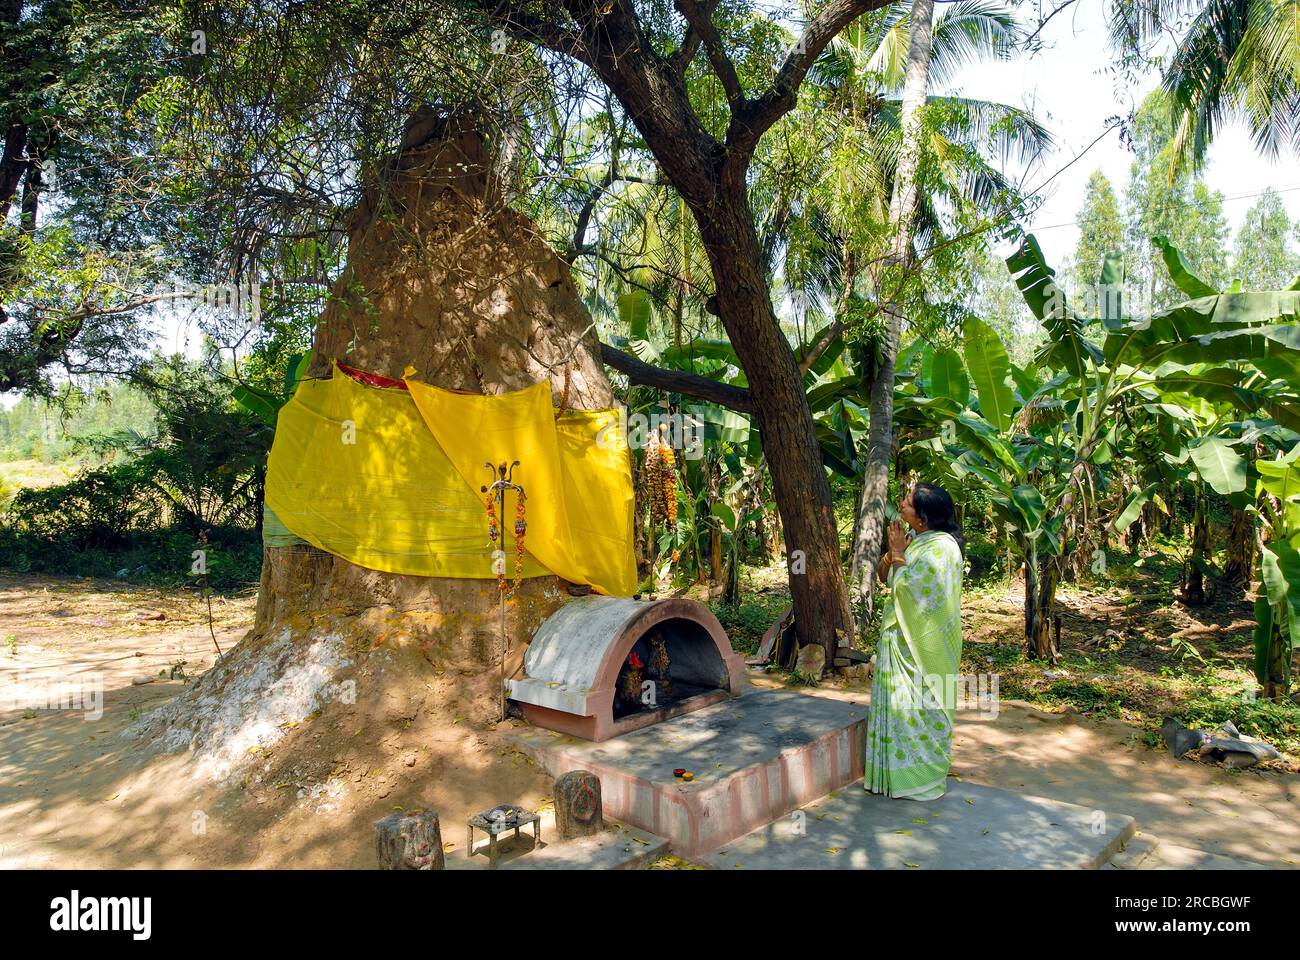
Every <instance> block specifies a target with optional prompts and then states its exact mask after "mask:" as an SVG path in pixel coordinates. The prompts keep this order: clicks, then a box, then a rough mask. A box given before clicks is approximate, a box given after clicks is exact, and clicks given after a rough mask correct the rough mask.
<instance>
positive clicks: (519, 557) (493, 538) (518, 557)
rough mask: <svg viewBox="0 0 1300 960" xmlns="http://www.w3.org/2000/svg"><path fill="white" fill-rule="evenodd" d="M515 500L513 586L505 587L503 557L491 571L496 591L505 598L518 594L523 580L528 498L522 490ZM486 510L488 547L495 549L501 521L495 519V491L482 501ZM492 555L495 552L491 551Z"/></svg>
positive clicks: (495, 563) (504, 562)
mask: <svg viewBox="0 0 1300 960" xmlns="http://www.w3.org/2000/svg"><path fill="white" fill-rule="evenodd" d="M517 494H518V496H517V499H516V500H515V578H514V584H513V585H512V586H510V587H507V585H506V561H505V557H504V556H503V557H502V558H501V560H500V561H499V565H498V562H497V561H494V562H493V565H492V567H493V571H494V572H495V573H496V575H497V589H498V590H500V591H501V592H502V593H504V594H505V595H506V596H507V597H512V596H514V595H515V594H516V593H518V592H519V587H520V586H521V585H522V583H523V578H524V535H525V534H526V533H527V532H528V521H527V520H526V519H525V507H524V501H526V500H527V499H528V498H527V496H525V495H524V492H523V491H522V490H518V491H517ZM483 503H484V505H485V506H486V508H487V519H488V545H489V546H491V547H495V546H496V543H497V541H498V540H499V539H500V538H501V521H500V520H498V519H497V508H496V491H495V490H489V491H488V493H487V496H486V497H485V498H484V500H483ZM492 552H493V553H494V554H495V553H496V550H495V549H494V550H493V551H492Z"/></svg>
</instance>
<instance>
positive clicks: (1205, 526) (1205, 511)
mask: <svg viewBox="0 0 1300 960" xmlns="http://www.w3.org/2000/svg"><path fill="white" fill-rule="evenodd" d="M1209 547H1210V504H1209V498H1208V497H1206V495H1205V492H1204V491H1203V490H1200V489H1198V490H1197V491H1196V493H1195V499H1194V501H1193V507H1192V555H1191V557H1190V559H1188V561H1187V577H1186V579H1185V580H1184V582H1183V599H1184V600H1185V601H1186V602H1187V603H1190V604H1192V605H1193V606H1200V605H1201V604H1203V603H1205V572H1204V570H1203V569H1202V565H1203V564H1204V563H1205V558H1206V557H1207V556H1208V555H1209Z"/></svg>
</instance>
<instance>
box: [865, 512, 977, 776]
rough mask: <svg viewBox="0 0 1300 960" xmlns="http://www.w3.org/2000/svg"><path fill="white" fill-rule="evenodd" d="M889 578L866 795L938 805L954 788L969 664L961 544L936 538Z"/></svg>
mask: <svg viewBox="0 0 1300 960" xmlns="http://www.w3.org/2000/svg"><path fill="white" fill-rule="evenodd" d="M906 557H907V563H906V564H904V565H903V566H901V567H895V568H894V569H893V570H891V571H890V573H889V585H890V587H891V592H890V596H889V598H888V599H887V600H886V601H885V606H884V609H883V611H882V613H883V616H882V619H881V627H880V643H879V645H878V647H877V649H876V671H875V677H874V679H873V681H872V684H871V711H870V714H869V716H868V718H867V762H866V771H865V777H864V778H863V782H864V785H865V786H866V789H867V790H868V791H870V792H871V793H883V794H885V795H886V796H889V797H909V798H911V799H913V800H934V799H935V798H937V797H941V796H943V793H944V790H945V789H946V788H947V777H948V768H949V766H950V765H951V763H952V715H953V710H954V708H955V706H956V690H957V674H958V671H959V669H960V664H961V580H962V571H963V563H962V557H961V549H960V548H959V547H958V546H957V541H956V540H955V539H954V538H953V537H952V536H951V535H949V534H947V533H941V532H939V531H936V530H928V531H926V532H925V533H922V534H921V535H920V536H918V537H917V538H916V539H914V540H913V541H912V542H911V543H910V544H909V545H908V547H907V553H906Z"/></svg>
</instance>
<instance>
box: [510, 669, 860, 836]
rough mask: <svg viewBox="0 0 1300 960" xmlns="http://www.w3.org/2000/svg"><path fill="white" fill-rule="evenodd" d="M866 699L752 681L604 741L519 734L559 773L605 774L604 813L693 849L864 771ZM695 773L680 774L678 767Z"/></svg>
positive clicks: (519, 740)
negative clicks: (734, 692)
mask: <svg viewBox="0 0 1300 960" xmlns="http://www.w3.org/2000/svg"><path fill="white" fill-rule="evenodd" d="M866 715H867V708H866V705H865V704H856V703H846V702H843V701H838V700H830V699H827V698H824V697H816V696H810V695H806V694H801V693H796V692H793V691H784V690H754V691H751V692H749V693H746V694H745V695H744V696H742V697H740V698H739V699H736V700H730V701H727V702H725V703H720V704H717V705H715V706H712V707H706V708H705V709H703V710H699V711H697V712H695V713H691V714H688V715H686V716H683V717H678V718H676V719H673V720H668V721H666V722H664V723H659V724H656V725H655V726H653V727H647V728H645V729H642V730H637V731H634V732H632V733H629V734H625V735H623V736H620V737H617V738H616V739H613V740H607V741H605V742H603V743H588V742H585V741H581V740H578V739H576V738H574V737H569V736H565V735H563V734H558V733H553V732H551V731H549V730H540V729H537V728H529V729H526V730H522V731H517V732H515V733H514V734H512V739H513V741H514V742H515V744H516V746H518V748H519V749H520V750H521V751H523V752H524V753H526V754H528V755H529V756H530V757H532V758H533V759H534V760H535V761H537V762H538V763H540V764H541V765H542V766H543V767H545V768H546V769H547V770H548V771H549V772H550V773H551V775H552V776H556V777H558V776H560V775H561V774H565V773H568V772H569V771H570V770H589V771H591V772H592V773H594V774H596V775H597V776H598V777H600V783H601V791H602V798H603V803H604V810H605V818H606V819H607V820H612V821H618V822H622V823H629V824H632V825H633V826H636V827H640V828H641V829H643V830H647V831H649V832H651V833H653V834H655V835H656V836H660V837H665V838H667V839H668V841H669V842H670V843H671V845H672V848H673V851H674V852H675V853H677V854H678V855H680V856H683V857H695V856H697V855H699V854H702V853H705V852H707V851H710V850H714V849H717V848H718V847H720V846H722V845H723V844H726V843H729V842H730V841H732V840H735V839H736V838H738V837H742V836H744V835H745V834H747V833H749V832H750V831H751V830H753V829H754V828H756V827H758V826H760V825H762V824H765V823H768V822H770V821H772V820H775V819H777V818H781V817H784V816H785V815H786V814H788V813H790V812H791V811H792V810H794V809H796V808H798V807H800V806H803V805H805V804H809V803H812V802H813V801H814V800H816V799H817V798H818V797H824V796H825V795H826V794H828V793H830V792H831V791H833V790H837V789H839V788H840V787H843V786H845V785H847V784H849V783H852V782H853V781H854V780H858V779H860V778H861V777H862V764H863V758H864V756H865V752H866V748H865V736H866ZM679 767H681V768H685V769H687V770H690V771H691V772H692V773H694V774H695V777H696V779H695V780H694V781H693V782H689V783H688V782H684V781H682V780H678V779H676V778H675V777H674V776H673V770H674V769H676V768H679Z"/></svg>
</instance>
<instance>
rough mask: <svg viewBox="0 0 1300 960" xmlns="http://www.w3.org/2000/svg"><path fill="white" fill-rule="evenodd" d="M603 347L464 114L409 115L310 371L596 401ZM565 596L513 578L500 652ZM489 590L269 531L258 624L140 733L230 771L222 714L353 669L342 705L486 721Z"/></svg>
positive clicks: (261, 710)
mask: <svg viewBox="0 0 1300 960" xmlns="http://www.w3.org/2000/svg"><path fill="white" fill-rule="evenodd" d="M598 358H599V344H598V343H597V341H596V339H595V337H594V335H593V334H592V333H591V330H590V318H589V316H588V314H587V311H586V309H585V308H584V307H583V305H582V303H581V301H580V299H579V297H578V292H577V290H576V288H575V287H574V284H573V282H572V279H571V277H570V274H569V268H568V266H567V264H565V263H564V262H563V261H562V260H560V258H559V257H558V256H557V255H556V254H555V253H554V251H552V250H551V248H550V247H549V246H548V245H547V244H546V243H545V241H544V240H543V239H542V237H541V236H540V234H538V233H537V232H536V231H535V230H534V229H533V227H532V225H531V224H530V223H529V222H528V221H527V220H526V219H525V218H523V217H522V216H520V215H519V214H517V213H515V212H513V211H511V210H510V209H509V208H508V207H507V206H506V205H505V204H504V203H503V202H502V198H501V192H500V189H499V185H498V181H497V179H496V177H495V175H494V173H493V162H492V158H491V156H490V154H489V151H488V150H487V149H486V147H485V145H484V143H483V141H482V139H481V138H480V136H479V134H478V133H477V131H476V129H475V126H474V124H473V122H472V121H471V120H470V119H468V118H467V117H465V116H463V115H460V114H453V115H452V116H450V117H444V116H440V115H438V114H436V113H435V112H433V111H431V110H423V111H420V112H419V113H417V114H416V115H415V116H414V117H413V118H412V120H411V122H410V123H409V124H408V128H407V131H406V136H405V138H404V142H403V146H402V149H401V151H400V152H399V154H398V155H397V156H395V157H394V158H393V159H392V160H391V161H390V162H389V163H388V164H386V165H385V167H384V168H383V169H382V170H380V171H377V173H376V174H375V179H374V183H373V185H372V186H371V187H370V189H368V190H367V192H366V194H365V196H364V199H363V200H362V202H361V203H360V205H359V206H358V209H357V210H356V212H355V214H354V216H353V218H352V221H351V223H350V238H349V248H348V265H347V268H346V270H345V271H344V274H343V276H342V277H341V278H340V279H339V281H338V283H337V284H336V285H335V288H334V295H333V297H332V299H331V301H330V304H329V306H328V308H327V309H326V310H325V312H324V313H323V314H322V316H321V318H320V320H319V322H318V324H317V327H316V332H315V338H314V343H313V353H312V364H311V369H310V370H309V375H311V376H328V375H330V371H331V363H330V362H331V360H335V359H337V360H340V361H343V362H345V363H347V364H349V365H351V366H353V367H358V368H361V369H363V370H367V371H372V372H375V373H379V374H382V375H385V376H388V377H394V378H396V377H401V376H402V374H403V371H404V369H405V368H406V366H407V365H408V364H410V365H413V366H414V367H415V368H416V370H417V371H418V374H417V376H418V377H419V379H421V380H424V381H426V382H429V383H433V384H436V385H438V386H442V387H446V388H452V389H458V390H466V391H471V392H474V393H484V394H499V393H503V392H505V391H508V390H515V389H519V388H522V387H526V386H528V385H530V384H533V383H537V382H540V381H544V380H547V379H550V381H551V383H552V387H553V391H554V393H555V394H559V393H561V392H562V391H563V390H564V386H565V383H566V379H567V403H568V405H569V407H571V408H577V409H595V408H606V407H610V406H612V405H613V402H614V398H613V395H612V392H611V390H610V387H609V384H608V382H607V381H606V379H605V376H604V372H603V368H602V366H601V364H600V361H599V359H598ZM379 426H380V427H382V426H383V425H379ZM358 428H359V429H361V428H364V426H363V425H359V426H358ZM323 459H324V460H326V461H327V457H326V456H325V455H323ZM321 469H323V470H327V469H329V464H328V462H322V464H321ZM525 482H526V481H525ZM530 506H532V508H533V509H545V508H546V505H545V504H543V503H540V502H539V503H536V504H531V505H530ZM483 535H484V540H485V541H486V538H487V525H486V520H485V522H484V528H483ZM565 599H566V595H565V590H564V589H563V585H562V584H561V583H560V582H559V581H558V579H557V578H555V577H536V578H530V579H527V580H524V581H523V583H522V586H521V588H520V590H519V592H518V593H517V594H516V595H515V597H514V598H512V600H511V601H510V603H509V605H508V606H507V609H506V625H505V630H506V633H507V634H508V636H509V641H510V646H511V648H512V657H511V659H510V660H509V661H507V662H509V663H512V664H513V663H514V662H516V660H517V659H518V654H519V652H520V651H521V650H522V647H523V644H524V643H526V641H527V639H528V638H530V637H531V636H532V634H533V632H534V631H535V630H536V628H537V626H538V625H539V624H540V623H541V622H542V621H543V620H544V619H545V618H546V617H548V616H549V615H550V614H551V613H553V612H554V611H555V610H556V609H557V608H558V607H559V606H560V605H561V604H562V603H563V602H564V601H565ZM498 603H499V595H498V590H497V585H496V582H495V581H494V580H474V579H449V578H435V577H417V576H402V575H398V574H391V573H384V572H380V571H377V570H371V569H365V568H362V567H359V566H356V565H354V564H352V563H349V562H348V561H346V560H344V559H342V558H340V557H337V556H333V555H331V554H328V553H325V552H323V551H321V550H318V549H316V548H314V547H311V546H309V545H306V544H298V545H295V546H288V547H267V548H266V549H265V551H264V555H263V564H262V580H261V589H260V592H259V595H258V602H257V612H256V620H255V624H254V628H253V630H252V632H251V633H250V634H249V635H248V636H247V637H245V638H244V639H243V640H242V641H241V642H240V643H239V645H238V646H237V647H236V648H235V649H234V650H232V651H228V652H227V654H226V655H225V656H223V657H222V658H221V659H220V660H219V661H218V663H217V665H216V666H215V667H214V668H213V669H212V670H210V671H209V672H208V673H206V674H204V676H203V677H202V678H201V679H200V681H199V682H198V683H197V684H196V685H195V687H194V688H192V689H191V690H190V691H188V692H187V693H186V694H185V695H183V696H181V697H178V698H176V699H175V700H174V701H172V702H170V703H169V704H167V706H166V707H164V708H163V709H161V710H159V711H158V712H157V713H156V714H154V715H151V716H150V717H149V718H148V719H147V721H142V723H141V726H140V728H139V730H138V731H137V732H138V733H139V735H141V736H142V737H145V738H148V739H150V740H151V741H153V742H154V743H157V744H161V745H162V748H165V749H174V748H175V746H176V742H175V736H174V733H173V732H174V731H177V730H183V731H186V733H185V739H186V740H187V742H189V743H190V744H191V749H192V750H193V751H194V753H195V756H196V758H200V759H201V762H203V763H206V764H207V765H208V766H209V767H210V768H211V770H212V772H213V775H214V776H219V777H224V776H227V775H229V774H230V773H231V772H233V771H234V770H235V769H236V768H237V767H238V766H239V764H240V763H241V762H243V761H245V760H247V759H248V758H247V757H245V756H243V748H242V747H241V748H239V750H235V749H234V747H233V746H232V733H231V730H230V727H229V723H228V722H227V721H226V718H228V717H229V716H230V715H232V714H237V715H239V716H240V717H241V723H243V722H244V721H243V719H242V718H244V717H255V718H256V719H257V721H258V722H259V723H260V724H264V725H265V727H266V728H268V729H274V728H275V727H276V726H278V725H279V724H281V723H283V722H287V721H289V720H297V719H300V718H301V716H303V715H306V714H307V713H309V712H312V711H313V710H317V709H319V710H326V711H328V710H330V709H332V708H333V707H334V706H335V700H336V699H337V697H334V698H333V699H331V696H332V695H331V691H336V690H338V689H340V688H341V687H343V686H345V685H347V684H349V683H351V685H352V686H351V689H352V690H353V691H354V694H355V700H354V703H353V704H352V705H351V706H347V707H345V708H340V709H346V710H351V711H353V712H360V713H366V712H370V711H373V713H374V715H375V717H376V719H377V720H379V721H382V722H384V723H393V722H404V721H403V718H406V719H409V718H410V717H412V716H414V714H415V713H417V712H420V711H433V710H438V711H453V712H452V713H451V714H450V716H455V717H462V718H467V719H469V720H471V721H474V722H478V723H485V722H490V721H493V720H496V719H498V717H499V704H500V695H501V681H500V677H501V670H502V653H503V643H502V635H501V634H502V631H501V623H500V612H499V605H498ZM507 673H509V670H507ZM287 676H294V677H297V678H299V679H298V680H296V681H295V682H296V683H298V684H305V685H306V686H305V687H303V688H302V690H301V692H302V696H301V697H299V698H298V701H297V702H295V703H293V704H290V705H289V707H291V708H292V709H294V710H296V711H298V713H297V716H292V715H285V716H283V717H281V716H280V715H278V714H277V713H275V710H277V709H280V708H279V707H276V706H274V704H276V703H278V702H279V701H280V700H283V699H284V698H283V697H271V696H268V695H267V690H268V685H270V684H274V683H275V682H276V681H277V680H278V678H282V677H287ZM303 678H306V679H303ZM297 689H299V688H297V687H295V690H297ZM289 707H286V708H285V709H288V708H289ZM251 722H252V721H248V723H251ZM338 722H339V721H337V720H335V721H334V723H335V724H337V723H338ZM449 722H450V721H449ZM245 725H247V724H245ZM234 746H237V741H236V742H235V743H234Z"/></svg>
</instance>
